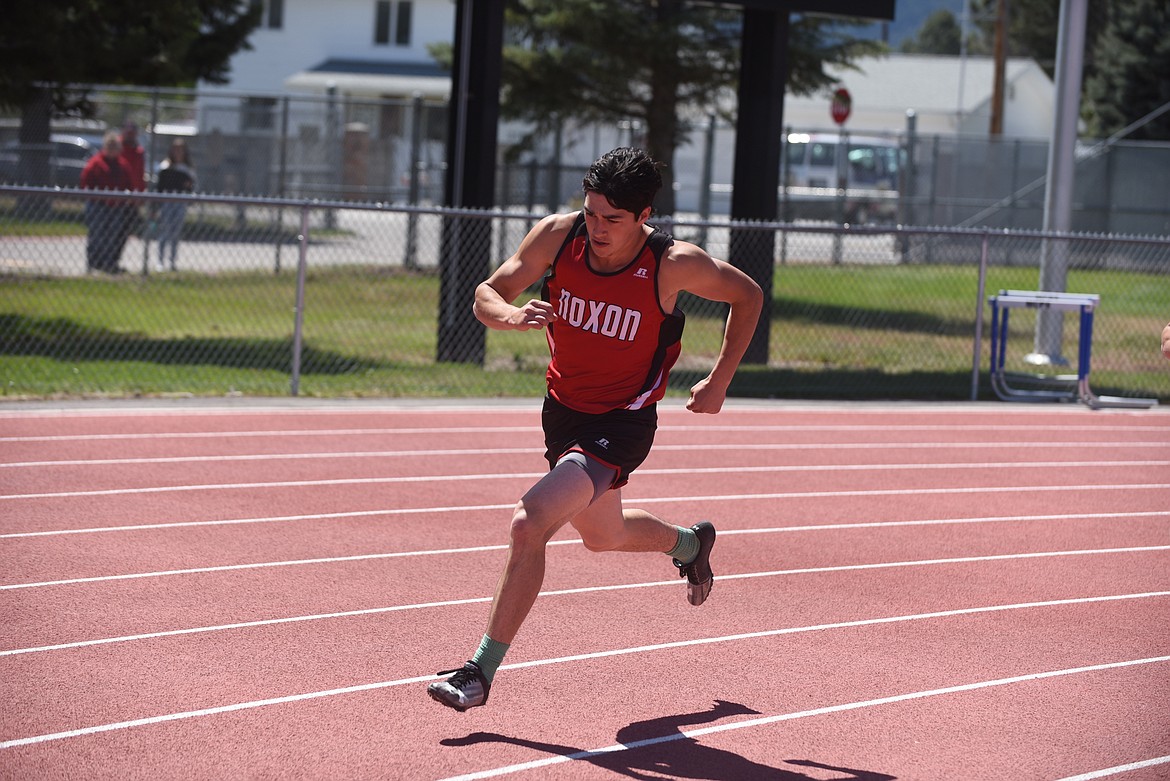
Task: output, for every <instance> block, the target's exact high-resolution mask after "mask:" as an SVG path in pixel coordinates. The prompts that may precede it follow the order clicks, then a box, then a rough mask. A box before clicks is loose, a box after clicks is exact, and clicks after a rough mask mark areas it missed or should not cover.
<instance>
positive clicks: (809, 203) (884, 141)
mask: <svg viewBox="0 0 1170 781" xmlns="http://www.w3.org/2000/svg"><path fill="white" fill-rule="evenodd" d="M783 154H784V160H783V166H784V167H783V180H782V182H783V185H782V187H781V192H780V206H781V214H782V215H784V217H785V218H786V219H822V220H837V219H844V220H845V221H846V222H848V223H852V224H862V223H866V222H890V221H893V220H894V219H895V218H896V216H897V211H898V173H899V169H900V167H901V163H902V149H901V146H900V145H899V143H898V141H897V140H896V139H892V138H885V137H881V136H862V135H850V134H838V133H789V134H788V136H787V137H786V138H785V139H784V150H783Z"/></svg>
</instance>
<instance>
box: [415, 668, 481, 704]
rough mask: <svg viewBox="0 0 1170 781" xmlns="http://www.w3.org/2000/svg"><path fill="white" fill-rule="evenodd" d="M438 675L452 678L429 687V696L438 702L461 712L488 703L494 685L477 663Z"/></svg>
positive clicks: (444, 671)
mask: <svg viewBox="0 0 1170 781" xmlns="http://www.w3.org/2000/svg"><path fill="white" fill-rule="evenodd" d="M452 673H454V674H452ZM436 675H450V676H451V677H450V678H448V679H447V680H445V681H435V682H434V683H432V684H431V685H429V686H427V694H429V695H431V699H433V700H435V701H436V702H440V703H442V704H443V705H446V706H447V707H448V708H454V709H455V710H457V711H460V712H463V711H465V710H467V709H468V708H475V707H477V706H479V705H483V704H484V703H485V702H487V698H488V692H489V691H490V690H491V688H492V685H491V684H490V683H488V679H487V678H485V677H484V674H483V671H482V670H480V669H479V665H478V664H476V663H475V662H467V663H465V664H464V665H463V666H462V667H460V668H459V669H458V670H443V671H442V672H439V673H436Z"/></svg>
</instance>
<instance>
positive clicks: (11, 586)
mask: <svg viewBox="0 0 1170 781" xmlns="http://www.w3.org/2000/svg"><path fill="white" fill-rule="evenodd" d="M565 542H566V543H572V542H573V541H572V540H566V541H565ZM506 549H507V546H506V545H482V546H479V547H475V548H450V549H447V550H426V551H396V552H394V553H363V554H360V555H357V556H330V557H323V558H318V559H293V560H288V561H265V562H256V563H251V564H225V565H221V566H216V567H191V568H189V569H173V570H159V571H157V572H131V573H126V574H123V575H98V576H94V577H88V578H66V579H63V580H46V581H41V582H38V583H8V584H5V585H0V591H16V590H18V589H26V588H44V587H47V586H70V585H76V584H78V583H107V582H110V581H116V580H141V579H143V578H165V577H172V576H175V575H200V574H205V573H209V572H238V571H240V570H252V569H273V568H276V567H301V566H306V565H315V564H340V563H343V562H345V563H348V562H354V561H377V560H382V559H401V558H417V557H422V556H438V555H443V554H449V553H470V552H490V551H502V550H506ZM1164 550H1170V545H1140V546H1134V547H1128V548H1093V549H1086V550H1071V551H1032V552H1028V553H1002V554H994V555H988V556H964V557H955V558H947V559H920V560H913V561H895V562H881V563H878V564H849V565H844V566H836V567H810V568H804V569H790V570H772V571H770V572H753V573H749V574H743V575H721V576H720V578H721V579H722V580H734V579H739V578H762V577H771V576H774V575H794V574H798V573H799V574H804V573H811V572H846V571H850V570H865V569H883V568H887V567H917V566H924V565H928V564H963V563H968V562H977V561H1001V560H1008V559H1036V558H1046V557H1054V556H1091V555H1100V554H1108V553H1149V552H1153V551H1164ZM677 583H678V580H666V581H661V582H658V583H642V584H638V585H639V586H672V585H676V584H677ZM605 588H630V586H613V587H605Z"/></svg>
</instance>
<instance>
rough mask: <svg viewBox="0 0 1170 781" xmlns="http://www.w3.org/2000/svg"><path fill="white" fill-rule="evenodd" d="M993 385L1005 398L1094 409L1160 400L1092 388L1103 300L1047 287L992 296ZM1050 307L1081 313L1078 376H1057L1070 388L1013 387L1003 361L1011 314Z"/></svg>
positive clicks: (1143, 406)
mask: <svg viewBox="0 0 1170 781" xmlns="http://www.w3.org/2000/svg"><path fill="white" fill-rule="evenodd" d="M988 301H989V302H990V304H991V371H990V377H991V387H992V390H994V391H995V395H996V396H998V397H999V398H1000V399H1002V400H1003V401H1080V402H1082V403H1084V404H1087V405H1088V406H1089V407H1091V408H1093V409H1100V408H1102V407H1126V408H1131V409H1147V408H1149V407H1154V406H1157V404H1158V400H1157V399H1141V398H1130V397H1126V396H1098V395H1097V394H1095V393H1093V391H1092V390H1091V389H1090V388H1089V369H1090V362H1091V353H1092V350H1093V311H1094V310H1095V309H1096V308H1097V305H1098V304H1100V302H1101V297H1100V296H1099V295H1097V294H1096V293H1055V292H1051V291H1046V290H1001V291H999V294H998V295H994V296H991V297H990V298H989V299H988ZM1020 308H1027V309H1048V310H1055V311H1064V312H1080V339H1079V344H1078V349H1077V374H1076V377H1075V378H1073V377H1067V378H1065V377H1057V378H1051V379H1050V381H1051V380H1057V381H1061V380H1064V381H1066V382H1067V383H1068V387H1067V388H1063V389H1052V388H1035V389H1025V388H1014V387H1012V386H1011V385H1010V384H1009V383H1008V381H1007V372H1005V371H1004V362H1005V359H1006V356H1007V337H1008V313H1009V311H1010V310H1012V309H1020Z"/></svg>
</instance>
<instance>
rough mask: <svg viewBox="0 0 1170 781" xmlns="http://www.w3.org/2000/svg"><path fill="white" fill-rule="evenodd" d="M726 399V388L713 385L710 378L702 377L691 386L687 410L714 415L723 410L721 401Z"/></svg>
mask: <svg viewBox="0 0 1170 781" xmlns="http://www.w3.org/2000/svg"><path fill="white" fill-rule="evenodd" d="M726 398H727V388H724V387H721V386H719V385H717V384H713V383H712V382H711V378H710V377H704V378H703V379H701V380H699V381H698V382H696V383H695V384H694V385H692V386H691V398H690V399H689V400H688V401H687V409H689V410H690V411H691V412H699V413H708V414H710V415H714V414H715V413H716V412H718V411H719V410H721V409H723V401H724V399H726Z"/></svg>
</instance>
